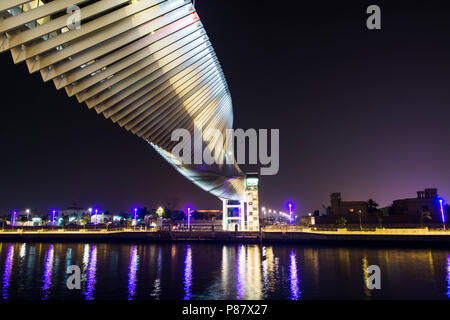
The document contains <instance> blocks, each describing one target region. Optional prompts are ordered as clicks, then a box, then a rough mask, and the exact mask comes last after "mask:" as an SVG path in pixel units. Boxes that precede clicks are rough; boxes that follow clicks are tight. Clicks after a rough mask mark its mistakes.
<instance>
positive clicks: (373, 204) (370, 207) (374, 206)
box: [367, 199, 378, 213]
mask: <svg viewBox="0 0 450 320" xmlns="http://www.w3.org/2000/svg"><path fill="white" fill-rule="evenodd" d="M377 207H378V203H376V202H375V201H374V200H373V199H369V200H367V209H368V210H367V213H374V212H375V211H376V210H377Z"/></svg>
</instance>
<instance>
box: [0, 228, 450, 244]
mask: <svg viewBox="0 0 450 320" xmlns="http://www.w3.org/2000/svg"><path fill="white" fill-rule="evenodd" d="M5 241H12V242H123V243H128V242H147V243H155V242H156V243H157V242H206V243H242V244H271V243H272V244H302V245H304V244H327V245H334V246H343V245H344V246H362V245H364V246H410V247H411V246H412V247H424V246H425V247H447V248H450V232H429V233H428V234H405V233H401V234H395V233H382V234H379V233H378V234H377V233H374V232H341V233H340V232H310V231H308V232H304V231H302V232H295V231H288V232H282V231H269V232H267V231H265V232H224V231H215V232H212V231H197V232H196V231H192V232H189V231H108V232H106V231H88V232H86V231H84V232H70V231H65V232H62V231H51V232H49V231H47V232H27V231H24V232H20V231H18V232H11V231H8V232H0V242H5Z"/></svg>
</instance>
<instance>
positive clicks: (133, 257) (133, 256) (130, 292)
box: [128, 246, 139, 300]
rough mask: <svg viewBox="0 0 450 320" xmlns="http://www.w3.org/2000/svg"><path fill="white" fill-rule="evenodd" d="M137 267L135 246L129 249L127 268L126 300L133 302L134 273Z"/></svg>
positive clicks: (137, 259) (137, 256)
mask: <svg viewBox="0 0 450 320" xmlns="http://www.w3.org/2000/svg"><path fill="white" fill-rule="evenodd" d="M138 265H139V255H138V253H137V248H136V246H133V247H132V248H131V252H130V265H129V267H128V300H133V298H134V295H135V294H136V281H137V278H136V273H137V270H138Z"/></svg>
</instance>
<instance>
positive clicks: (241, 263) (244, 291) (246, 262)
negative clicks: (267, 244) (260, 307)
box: [236, 245, 262, 300]
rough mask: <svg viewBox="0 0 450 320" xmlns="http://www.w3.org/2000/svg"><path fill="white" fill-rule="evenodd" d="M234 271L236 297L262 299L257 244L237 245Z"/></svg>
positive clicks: (239, 298) (259, 256) (259, 257)
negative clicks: (235, 274)
mask: <svg viewBox="0 0 450 320" xmlns="http://www.w3.org/2000/svg"><path fill="white" fill-rule="evenodd" d="M236 272H237V278H236V299H238V300H241V299H251V300H259V299H262V283H261V253H260V248H259V246H257V245H252V246H244V245H240V246H239V248H238V254H237V259H236Z"/></svg>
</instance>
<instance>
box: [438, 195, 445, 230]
mask: <svg viewBox="0 0 450 320" xmlns="http://www.w3.org/2000/svg"><path fill="white" fill-rule="evenodd" d="M439 204H440V206H441V218H442V225H443V226H444V231H446V228H445V214H444V200H442V199H439Z"/></svg>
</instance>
